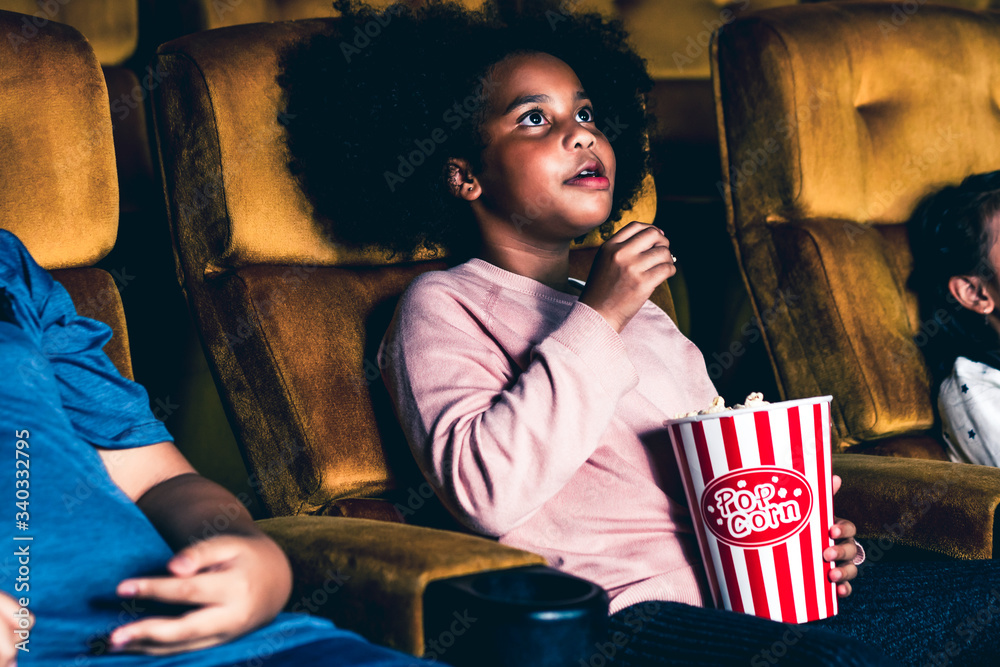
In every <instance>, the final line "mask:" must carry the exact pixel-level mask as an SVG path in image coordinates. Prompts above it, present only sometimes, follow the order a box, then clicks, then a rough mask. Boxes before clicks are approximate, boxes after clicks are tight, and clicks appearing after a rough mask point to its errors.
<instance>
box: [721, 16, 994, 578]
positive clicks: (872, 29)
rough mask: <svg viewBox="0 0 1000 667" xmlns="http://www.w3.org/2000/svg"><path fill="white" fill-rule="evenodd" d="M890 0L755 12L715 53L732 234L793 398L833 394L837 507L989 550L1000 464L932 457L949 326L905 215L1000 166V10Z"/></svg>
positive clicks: (861, 523) (883, 524)
mask: <svg viewBox="0 0 1000 667" xmlns="http://www.w3.org/2000/svg"><path fill="white" fill-rule="evenodd" d="M893 11H894V10H893V6H892V5H889V4H885V3H872V4H867V3H853V2H852V3H823V4H816V5H808V6H804V5H803V6H797V7H783V8H778V9H772V10H768V11H762V12H757V13H755V14H752V15H748V16H746V17H743V18H741V19H739V20H737V21H735V22H733V23H732V24H731V25H728V26H726V27H725V28H723V29H722V30H721V31H720V32H719V33H718V34H717V36H716V39H715V41H714V42H713V49H712V70H713V85H714V89H715V99H716V105H717V120H718V124H719V136H720V143H721V156H722V169H723V181H722V182H720V183H719V187H720V190H722V192H723V194H724V199H725V204H726V214H727V225H728V230H729V233H730V235H731V237H732V239H733V242H734V247H735V250H736V254H737V258H738V260H739V264H740V269H741V271H742V273H743V278H744V280H745V282H746V285H747V287H748V289H749V293H750V298H751V302H752V304H753V307H754V311H755V314H756V315H757V317H758V318H759V320H760V321H761V322H762V324H763V333H764V341H765V343H766V345H767V349H768V353H769V355H770V357H771V362H772V365H773V368H774V372H775V375H776V378H777V382H778V386H779V389H780V391H781V394H782V398H789V399H791V398H800V397H805V396H815V395H824V394H831V395H832V396H833V407H832V412H831V414H832V421H833V429H834V443H835V448H836V449H837V450H839V451H841V452H847V451H850V452H866V453H873V454H882V455H887V456H890V457H897V458H895V459H893V460H891V461H890V460H886V459H884V458H878V457H856V456H851V455H848V454H839V455H835V456H834V469H835V471H837V472H839V473H841V474H842V475H843V476H844V479H845V482H844V489H843V490H842V491H841V493H840V496H838V502H837V506H838V512H839V513H840V514H841V516H845V517H846V518H849V519H851V520H853V521H854V522H855V523H856V524H857V525H858V527H859V531H860V534H861V535H862V536H865V537H886V536H887V531H888V528H887V527H891V526H893V525H896V524H899V523H900V521H901V520H902V518H903V517H907V516H909V517H910V518H911V519H912V518H913V507H914V502H913V501H912V495H913V494H914V493H916V492H917V491H918V490H920V489H923V488H933V487H934V485H935V484H936V483H938V482H939V481H941V480H946V481H947V493H946V494H945V495H944V496H943V497H942V498H936V499H935V500H934V501H933V502H931V503H930V506H929V507H930V508H929V509H927V510H926V511H924V512H922V513H921V514H920V515H919V517H918V519H919V523H918V525H917V527H916V528H913V527H912V526H909V527H907V530H906V531H904V533H905V534H904V535H903V536H902V537H899V536H897V537H899V541H900V543H909V544H910V545H911V546H920V547H921V548H923V549H927V550H930V551H934V552H937V553H943V554H947V555H951V556H958V557H964V558H977V557H983V556H988V555H990V554H991V553H992V543H993V538H994V533H993V522H994V516H995V510H996V507H997V505H998V503H1000V470H998V469H995V468H982V467H980V466H966V465H960V464H952V463H945V462H934V461H906V460H902V459H901V458H899V457H904V456H917V457H923V458H932V459H944V458H945V456H944V451H943V448H942V446H941V444H940V443H939V441H938V440H937V439H936V432H937V428H936V425H935V415H934V410H933V407H932V405H931V386H930V375H929V373H928V370H927V368H926V364H925V362H924V359H923V356H922V354H921V351H920V347H919V345H921V344H923V342H926V340H927V337H929V336H933V335H934V334H935V328H934V323H933V322H922V321H921V319H920V313H919V308H918V304H917V301H916V297H915V295H914V294H912V293H911V292H910V291H908V290H907V287H906V285H907V279H908V277H909V274H910V272H911V270H912V258H911V256H910V251H909V246H908V243H907V240H906V229H905V227H904V226H903V225H902V223H904V222H905V221H906V219H907V218H908V216H909V214H910V212H911V211H912V209H913V207H914V206H915V204H916V202H917V201H918V200H919V198H920V197H921V196H923V195H924V194H925V193H927V192H929V191H931V190H934V189H936V188H939V187H940V186H942V185H945V184H950V183H958V182H959V181H961V180H962V178H964V177H965V176H967V175H968V174H971V173H976V172H981V171H989V170H992V169H996V168H997V167H998V166H1000V157H998V156H1000V117H998V116H997V114H996V108H997V104H996V102H995V101H994V99H995V96H996V90H995V86H994V78H995V75H996V72H997V65H996V63H997V62H1000V61H998V59H997V56H998V55H1000V22H998V20H997V18H998V15H997V14H993V13H990V12H975V11H971V10H965V9H958V8H953V7H945V6H934V5H931V4H927V5H924V6H921V7H920V10H919V11H918V12H915V13H913V14H912V15H904V16H905V17H906V20H905V21H903V22H902V24H901V25H900V22H899V19H898V17H897V19H896V21H895V22H894V18H893Z"/></svg>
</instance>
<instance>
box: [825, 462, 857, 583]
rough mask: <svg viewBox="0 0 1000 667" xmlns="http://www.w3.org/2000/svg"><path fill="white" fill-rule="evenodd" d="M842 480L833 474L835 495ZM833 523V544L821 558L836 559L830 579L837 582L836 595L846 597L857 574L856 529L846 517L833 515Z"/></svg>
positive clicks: (831, 532) (826, 559)
mask: <svg viewBox="0 0 1000 667" xmlns="http://www.w3.org/2000/svg"><path fill="white" fill-rule="evenodd" d="M842 481H843V480H841V479H840V476H839V475H834V476H833V478H832V482H833V494H834V495H837V491H839V490H840V485H841V483H842ZM833 520H834V522H835V523H834V524H833V526H831V527H830V537H832V538H833V540H834V546H832V547H829V548H828V549H826V550H825V551H824V552H823V560H825V561H828V562H829V561H836V567H834V568H833V569H832V570H830V574H829V575H828V576H829V577H830V581H832V582H834V583H836V584H837V596H838V597H842V598H846V597H847V596H848V595H850V594H851V579H853V578H854V577H856V576H858V566H857V565H855V564H854V563H853V561H854V557H855V556H857V555H858V545H857V542H855V541H854V535H855V534H856V533H857V530H856V529H855V527H854V524H853V523H851V522H850V521H848V520H847V519H838V518H837V517H833Z"/></svg>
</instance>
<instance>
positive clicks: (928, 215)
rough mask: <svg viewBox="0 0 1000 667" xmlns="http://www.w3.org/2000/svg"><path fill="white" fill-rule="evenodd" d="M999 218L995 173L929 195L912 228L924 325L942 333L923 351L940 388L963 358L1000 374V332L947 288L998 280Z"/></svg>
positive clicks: (914, 285)
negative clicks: (970, 280)
mask: <svg viewBox="0 0 1000 667" xmlns="http://www.w3.org/2000/svg"><path fill="white" fill-rule="evenodd" d="M998 213H1000V171H994V172H990V173H988V174H977V175H974V176H969V177H968V178H966V179H965V180H964V181H962V183H961V185H957V186H955V185H950V186H947V187H945V188H943V189H941V190H939V191H937V192H934V193H932V194H931V195H928V196H927V197H925V198H924V199H923V200H922V201H921V202H920V204H918V205H917V208H916V209H915V210H914V212H913V215H912V216H911V217H910V220H909V221H908V222H907V227H908V232H909V238H910V248H911V250H912V252H913V273H912V274H911V276H910V288H911V289H912V290H913V291H915V292H916V293H917V296H918V298H919V300H920V311H921V317H922V318H923V320H924V321H926V322H931V321H934V322H935V324H936V325H937V326H938V327H939V330H937V331H936V332H935V333H934V335H931V336H928V337H927V344H926V347H925V349H924V356H925V358H926V359H927V363H928V365H929V366H930V370H931V373H932V375H933V377H934V385H935V387H936V386H937V385H938V384H940V382H941V380H943V379H944V378H945V377H946V376H947V375H949V374H950V373H951V369H952V366H953V365H954V363H955V359H956V358H958V357H959V356H962V357H967V358H969V359H972V360H973V361H978V362H981V363H985V364H989V365H990V366H993V367H995V368H1000V350H998V344H997V333H996V331H995V330H994V329H993V328H992V327H991V326H990V325H989V324H988V323H987V322H986V318H985V317H984V316H983V315H982V314H981V313H975V312H972V311H971V310H967V309H966V308H963V307H962V306H961V305H960V304H959V303H958V302H957V301H956V300H955V298H954V296H952V294H951V292H950V291H949V288H948V281H949V280H950V279H951V278H952V276H979V277H980V278H982V279H983V280H985V281H987V282H991V281H994V280H996V269H995V267H993V265H992V264H991V263H990V260H989V251H990V248H991V247H992V245H993V242H994V241H995V240H996V239H994V238H993V235H992V234H991V233H990V221H991V220H992V219H993V218H994V216H996V215H997V214H998ZM942 313H943V314H942Z"/></svg>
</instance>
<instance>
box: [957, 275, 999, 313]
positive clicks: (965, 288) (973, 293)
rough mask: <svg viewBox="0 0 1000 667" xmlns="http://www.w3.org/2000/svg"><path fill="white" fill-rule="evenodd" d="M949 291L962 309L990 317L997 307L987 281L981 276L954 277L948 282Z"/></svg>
mask: <svg viewBox="0 0 1000 667" xmlns="http://www.w3.org/2000/svg"><path fill="white" fill-rule="evenodd" d="M948 291H949V292H951V295H952V296H953V297H955V299H956V300H957V301H958V302H959V303H960V304H962V307H964V308H966V309H968V310H971V311H972V312H974V313H980V314H982V315H989V314H990V313H992V312H993V308H994V307H995V306H996V302H995V301H994V300H993V296H992V295H991V294H990V293H989V291H988V290H987V289H986V283H985V281H983V279H982V278H980V277H979V276H952V277H951V278H950V279H949V280H948Z"/></svg>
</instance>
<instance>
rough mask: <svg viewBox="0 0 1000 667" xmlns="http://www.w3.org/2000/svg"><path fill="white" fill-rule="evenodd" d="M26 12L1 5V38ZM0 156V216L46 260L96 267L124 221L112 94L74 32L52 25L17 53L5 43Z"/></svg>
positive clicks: (1, 47)
mask: <svg viewBox="0 0 1000 667" xmlns="http://www.w3.org/2000/svg"><path fill="white" fill-rule="evenodd" d="M23 18H24V17H23V16H22V15H20V14H13V13H10V12H3V11H0V34H2V35H6V34H7V33H8V32H9V31H16V30H19V29H20V28H19V26H21V21H22V19H23ZM0 153H2V154H3V156H4V170H3V178H2V179H0V221H2V224H3V225H4V227H5V228H7V229H10V230H11V231H12V232H14V233H15V234H16V235H17V236H18V237H19V238H20V239H21V241H22V242H23V243H24V245H25V246H26V247H27V248H28V250H29V251H30V252H31V254H32V255H33V256H34V257H35V259H36V261H38V263H39V264H41V265H42V266H44V267H45V268H47V269H54V268H63V267H80V266H90V265H92V264H94V263H95V262H97V261H98V260H99V259H100V258H102V257H104V256H105V255H106V254H107V253H108V251H109V250H110V249H111V247H112V246H113V245H114V242H115V235H116V232H117V226H118V181H117V178H116V176H115V154H114V149H113V146H112V134H111V119H110V116H109V114H108V93H107V89H106V88H105V83H104V77H103V76H102V75H101V69H100V67H99V66H98V63H97V59H96V58H95V57H94V53H93V51H92V50H91V49H90V47H89V45H88V44H87V42H86V41H85V40H84V39H83V37H82V36H81V35H80V33H79V32H77V31H76V30H75V29H73V28H71V27H69V26H66V25H62V24H60V23H56V22H54V21H50V22H48V23H47V24H45V25H44V26H43V27H41V28H39V29H38V33H37V35H36V36H35V37H34V38H33V39H30V40H27V41H26V42H25V43H21V44H19V45H18V46H17V48H16V49H15V47H14V46H13V45H12V44H11V42H10V41H9V40H7V39H4V40H3V42H2V44H0ZM84 223H86V224H84Z"/></svg>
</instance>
